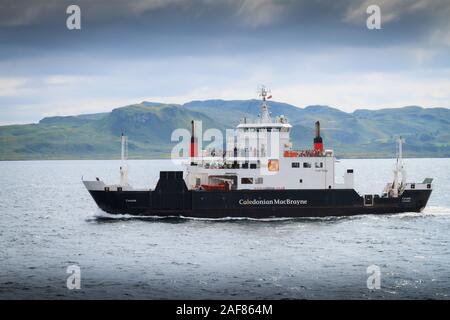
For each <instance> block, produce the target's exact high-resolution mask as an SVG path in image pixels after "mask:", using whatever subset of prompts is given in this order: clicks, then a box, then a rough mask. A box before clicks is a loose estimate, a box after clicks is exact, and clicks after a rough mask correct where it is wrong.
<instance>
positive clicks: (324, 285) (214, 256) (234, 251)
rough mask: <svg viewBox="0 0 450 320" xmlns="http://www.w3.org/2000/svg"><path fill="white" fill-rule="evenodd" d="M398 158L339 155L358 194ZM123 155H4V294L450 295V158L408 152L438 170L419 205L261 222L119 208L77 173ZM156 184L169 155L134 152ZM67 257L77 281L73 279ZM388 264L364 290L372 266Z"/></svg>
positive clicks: (411, 164) (140, 172)
mask: <svg viewBox="0 0 450 320" xmlns="http://www.w3.org/2000/svg"><path fill="white" fill-rule="evenodd" d="M392 164H393V160H341V162H340V163H339V164H338V167H337V169H338V174H337V176H341V175H342V174H343V172H344V170H345V169H346V168H350V167H353V168H354V169H355V178H356V180H355V183H356V186H357V189H358V190H359V191H361V192H362V193H369V192H371V193H375V192H381V190H382V188H383V187H384V184H385V183H386V182H387V181H388V180H390V179H391V176H392V172H391V169H392ZM118 165H119V163H118V162H117V161H26V162H0V170H1V180H0V181H1V183H2V187H1V188H0V239H1V244H0V298H3V299H4V298H7V299H8V298H44V299H48V298H68V299H78V298H106V299H109V298H130V299H134V298H175V299H178V298H194V299H215V298H218V299H227V298H231V299H238V298H239V299H258V298H273V299H289V298H309V299H317V298H325V299H329V298H348V299H351V298H363V299H377V298H387V299H392V298H433V299H448V298H449V295H450V232H449V230H450V195H449V192H450V188H449V185H450V174H449V173H450V159H407V160H406V165H407V170H408V174H409V178H408V180H409V181H412V180H417V181H422V179H423V178H424V177H425V176H430V177H434V178H435V184H434V189H435V190H434V191H433V194H432V196H431V198H430V201H429V204H428V207H427V208H426V209H425V211H424V212H423V213H420V214H418V213H406V214H400V215H386V216H377V217H374V216H359V217H353V218H339V217H337V218H328V219H303V220H289V219H284V220H273V221H267V220H266V221H254V220H246V219H237V220H219V221H212V220H202V219H173V218H172V219H155V218H146V219H137V218H131V217H126V216H122V217H120V218H111V216H109V215H106V214H103V213H102V212H101V211H99V209H97V208H96V205H95V204H94V202H93V200H92V199H91V197H90V196H89V194H88V193H87V191H86V190H84V187H83V186H82V183H81V181H80V179H81V176H82V175H84V176H85V177H86V178H93V177H95V176H99V177H102V178H105V179H106V180H109V181H110V182H114V181H115V180H116V179H117V177H118V170H117V168H118ZM130 166H131V172H130V179H131V182H132V184H133V185H135V186H140V187H144V186H153V185H154V184H155V183H156V181H157V178H158V173H159V170H164V169H175V167H174V165H173V164H172V163H171V162H170V161H162V160H153V161H130ZM69 265H78V266H79V267H80V269H81V289H80V290H69V289H67V287H66V279H67V277H68V276H69V274H67V273H66V270H67V267H68V266H69ZM369 265H377V266H379V267H380V271H381V288H380V289H379V290H368V289H367V285H366V280H367V277H368V276H369V275H368V274H367V273H366V270H367V267H368V266H369Z"/></svg>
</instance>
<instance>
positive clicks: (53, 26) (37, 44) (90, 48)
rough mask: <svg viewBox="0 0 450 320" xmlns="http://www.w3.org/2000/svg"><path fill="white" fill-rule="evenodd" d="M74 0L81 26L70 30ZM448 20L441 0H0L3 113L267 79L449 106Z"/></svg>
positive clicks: (291, 86) (221, 94)
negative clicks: (373, 7) (374, 23)
mask: <svg viewBox="0 0 450 320" xmlns="http://www.w3.org/2000/svg"><path fill="white" fill-rule="evenodd" d="M70 4H78V5H79V6H80V7H81V11H82V30H77V31H69V30H67V28H66V23H65V22H66V18H67V14H66V13H65V11H66V8H67V6H68V5H70ZM370 4H378V5H379V6H380V7H381V13H382V29H381V30H368V29H367V28H366V18H367V16H368V15H367V14H366V8H367V6H368V5H370ZM449 21H450V1H448V0H434V1H425V0H409V1H408V0H378V1H356V0H343V1H325V0H312V1H293V0H292V1H282V0H246V1H245V0H242V1H238V0H197V1H196V0H185V1H182V0H135V1H118V0H113V1H111V0H110V1H106V0H101V1H98V0H97V1H95V0H91V1H87V0H83V1H65V0H47V1H41V0H35V1H32V0H31V1H10V0H1V1H0V123H2V124H6V123H25V122H34V121H37V120H39V119H40V118H42V117H43V116H47V115H65V114H79V113H87V112H99V111H107V110H110V109H112V108H114V107H117V106H121V105H125V104H128V103H134V102H139V101H141V100H149V101H161V102H177V103H180V102H186V101H188V100H193V99H208V98H223V99H247V98H254V97H255V90H256V87H257V85H259V84H262V83H264V84H266V85H268V86H269V87H271V88H272V92H273V95H274V99H276V100H278V101H283V102H288V103H292V104H294V105H297V106H299V107H304V106H306V105H310V104H328V105H331V106H334V107H338V108H340V109H342V110H345V111H352V110H354V109H356V108H381V107H400V106H404V105H422V106H425V107H431V106H439V107H449V106H450V103H449V102H450V77H449V75H450V74H449V71H450V59H449V57H450V55H449V53H450V22H449Z"/></svg>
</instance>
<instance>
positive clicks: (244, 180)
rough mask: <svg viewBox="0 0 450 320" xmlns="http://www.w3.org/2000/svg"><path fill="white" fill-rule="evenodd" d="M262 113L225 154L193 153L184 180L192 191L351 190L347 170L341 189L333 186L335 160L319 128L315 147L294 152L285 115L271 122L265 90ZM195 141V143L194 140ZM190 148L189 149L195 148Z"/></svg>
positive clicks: (241, 130)
mask: <svg viewBox="0 0 450 320" xmlns="http://www.w3.org/2000/svg"><path fill="white" fill-rule="evenodd" d="M260 96H261V97H262V103H261V113H260V115H259V116H258V119H257V120H249V119H247V118H244V119H242V120H241V123H240V124H239V125H238V126H237V128H236V135H235V136H234V137H232V139H227V141H226V151H225V152H224V151H222V150H216V149H214V150H202V151H201V152H197V151H196V150H195V151H194V150H191V155H194V154H195V155H196V157H195V158H192V159H191V161H190V163H189V165H188V167H187V175H186V183H187V186H188V188H190V189H201V188H204V189H221V188H225V189H232V190H243V189H334V188H340V189H352V188H353V170H351V169H349V170H347V173H346V175H345V177H344V183H343V184H337V183H335V181H334V171H335V157H334V153H333V151H332V150H323V145H322V139H321V138H320V127H319V125H320V124H319V123H318V122H317V123H316V139H319V140H317V141H319V143H316V139H315V141H314V142H315V143H314V148H313V149H309V150H294V149H293V147H292V142H291V138H290V131H291V129H292V126H291V125H290V124H289V122H288V119H287V118H286V117H285V116H283V115H280V116H277V117H275V118H274V119H273V118H272V116H271V114H270V112H269V107H268V105H267V99H269V98H270V97H271V96H268V91H267V90H266V89H265V88H264V87H262V88H261V91H260ZM193 141H194V139H193ZM196 147H197V144H196V143H195V144H192V145H191V148H196Z"/></svg>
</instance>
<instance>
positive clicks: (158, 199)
mask: <svg viewBox="0 0 450 320" xmlns="http://www.w3.org/2000/svg"><path fill="white" fill-rule="evenodd" d="M89 192H90V194H91V195H92V197H93V198H94V200H95V202H96V203H97V205H98V206H99V207H100V208H101V209H102V210H103V211H105V212H107V213H111V214H130V215H139V216H166V217H167V216H183V217H201V218H224V217H248V218H272V217H292V218H300V217H327V216H352V215H361V214H363V215H364V214H387V213H401V212H420V211H421V210H422V209H423V208H424V207H425V206H426V204H427V202H428V198H429V197H430V194H431V190H406V191H404V192H403V194H402V195H401V197H398V198H380V197H374V198H373V202H372V201H369V202H368V203H366V204H365V203H364V202H365V201H364V198H363V197H361V196H360V195H359V194H358V193H357V192H356V191H355V190H353V189H348V190H347V189H342V190H341V189H334V190H235V191H208V192H206V191H191V190H183V191H182V192H177V193H165V192H160V191H158V190H155V191H89Z"/></svg>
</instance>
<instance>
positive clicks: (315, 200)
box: [83, 87, 433, 219]
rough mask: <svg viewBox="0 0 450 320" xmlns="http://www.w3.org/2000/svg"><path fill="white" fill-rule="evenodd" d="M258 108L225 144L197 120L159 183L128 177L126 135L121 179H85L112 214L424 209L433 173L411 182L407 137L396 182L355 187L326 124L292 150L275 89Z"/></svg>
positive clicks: (292, 214) (281, 214)
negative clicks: (328, 143) (339, 163)
mask: <svg viewBox="0 0 450 320" xmlns="http://www.w3.org/2000/svg"><path fill="white" fill-rule="evenodd" d="M259 95H260V97H261V100H262V101H261V106H260V110H261V111H260V114H259V116H258V118H257V119H256V120H251V119H247V118H244V119H242V120H241V123H240V124H239V125H238V126H237V128H236V130H235V132H236V134H235V135H234V136H233V137H231V139H228V138H227V143H226V146H225V147H224V150H218V149H217V150H216V149H215V148H214V149H212V150H209V149H207V150H199V143H198V141H199V140H198V139H199V137H198V135H197V129H196V128H198V123H196V121H192V122H191V138H190V146H189V161H187V163H186V164H185V169H184V170H180V171H161V172H160V174H159V180H158V182H157V184H156V186H154V188H148V189H134V188H133V187H132V186H131V185H130V184H129V183H128V165H127V164H126V162H125V160H126V158H127V153H128V152H127V137H126V136H124V135H122V138H121V142H122V154H121V159H122V165H121V167H120V183H118V184H106V183H105V182H104V181H103V180H101V179H100V178H96V179H95V180H92V181H85V180H83V183H84V186H85V187H86V189H87V190H88V192H89V193H90V195H91V196H92V198H93V199H94V201H95V202H96V204H97V205H98V207H99V208H101V209H102V210H103V211H105V212H107V213H110V214H129V215H137V216H159V217H196V218H228V217H230V218H236V217H245V218H255V219H258V218H303V217H327V216H353V215H366V214H391V213H402V212H421V211H422V210H423V209H424V208H425V206H426V205H427V202H428V199H429V197H430V195H431V192H432V189H433V186H432V181H433V179H432V178H425V179H424V180H423V182H420V183H419V182H406V170H405V166H404V162H403V157H402V153H403V150H402V149H403V147H402V144H403V142H404V140H403V139H401V137H400V138H399V139H398V140H397V143H398V148H397V158H396V161H395V164H394V170H393V173H394V176H393V180H392V181H389V182H388V183H387V184H386V186H385V188H384V190H383V191H382V192H381V193H380V194H360V193H358V192H357V191H356V190H355V189H354V174H355V172H354V170H353V169H352V168H346V171H345V174H344V177H343V183H338V182H336V180H335V168H336V157H335V154H334V151H333V150H331V149H324V143H323V139H322V137H321V134H320V123H319V121H317V122H316V123H315V137H314V140H313V141H312V148H310V149H306V150H296V149H294V148H293V145H292V142H291V139H290V132H291V129H292V125H290V124H289V122H288V119H287V117H285V116H283V115H280V116H277V117H275V118H273V117H272V115H271V113H270V111H269V105H268V101H267V100H268V99H269V98H270V97H271V95H269V91H268V90H267V89H266V88H265V87H262V88H261V89H260V91H259Z"/></svg>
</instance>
